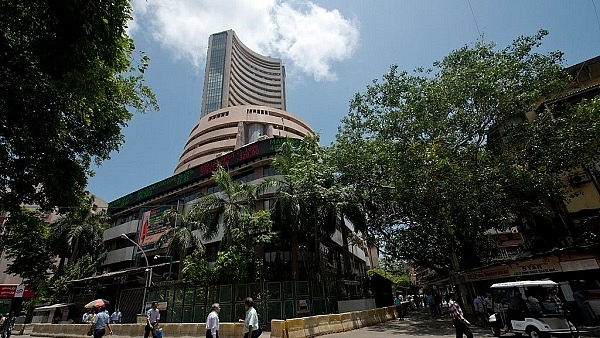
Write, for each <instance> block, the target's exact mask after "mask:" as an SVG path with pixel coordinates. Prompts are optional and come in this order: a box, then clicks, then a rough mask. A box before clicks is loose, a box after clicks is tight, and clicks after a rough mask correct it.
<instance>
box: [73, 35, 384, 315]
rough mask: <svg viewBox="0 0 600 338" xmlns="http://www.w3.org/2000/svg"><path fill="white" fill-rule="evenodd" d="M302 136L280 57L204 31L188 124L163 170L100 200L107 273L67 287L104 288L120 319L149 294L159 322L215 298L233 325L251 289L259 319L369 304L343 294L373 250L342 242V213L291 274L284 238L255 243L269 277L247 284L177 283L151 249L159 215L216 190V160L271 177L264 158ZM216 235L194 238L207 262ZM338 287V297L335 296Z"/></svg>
mask: <svg viewBox="0 0 600 338" xmlns="http://www.w3.org/2000/svg"><path fill="white" fill-rule="evenodd" d="M309 133H313V130H312V129H311V127H310V126H309V125H308V124H307V123H306V122H304V121H303V120H302V119H300V118H299V117H297V116H295V115H294V114H291V113H289V112H287V111H285V71H284V68H283V66H282V64H281V61H280V60H279V59H274V58H270V57H265V56H262V55H259V54H257V53H255V52H253V51H251V50H250V49H248V48H247V47H245V46H244V45H243V44H242V43H241V41H239V39H238V38H237V37H236V35H235V33H234V32H233V31H231V30H229V31H225V32H221V33H216V34H213V35H212V36H211V37H210V39H209V49H208V55H207V64H206V72H205V82H204V89H203V96H202V109H201V115H200V120H199V121H198V123H196V124H195V125H194V126H193V127H192V130H191V132H190V135H189V137H188V140H187V142H186V144H185V146H184V149H183V151H182V154H181V157H180V159H179V161H178V163H177V165H176V167H175V170H174V174H173V176H171V177H168V178H166V179H164V180H161V181H159V182H156V183H153V184H151V185H149V186H146V187H144V188H141V189H139V190H137V191H134V192H132V193H130V194H127V195H126V196H123V197H121V198H119V199H117V200H114V201H112V202H110V203H109V212H110V213H111V214H112V215H113V217H114V223H113V226H112V227H111V228H110V229H107V230H106V231H105V232H104V242H105V245H106V246H107V249H108V253H107V257H106V260H105V261H104V266H105V267H106V269H107V270H109V271H111V272H108V273H105V274H103V275H101V276H94V277H90V278H85V279H82V280H79V281H75V283H76V284H77V285H79V286H83V287H85V285H86V284H94V285H105V286H107V287H104V288H98V289H99V291H98V293H96V294H95V298H105V299H109V300H112V301H114V302H115V303H116V304H117V306H119V307H120V309H121V311H122V312H123V314H124V317H123V321H124V322H133V321H135V314H136V313H139V309H140V302H142V303H143V302H144V301H152V300H157V301H160V302H164V304H165V306H164V308H165V309H166V310H165V312H166V313H165V314H164V317H162V316H161V318H164V320H165V321H167V322H202V321H204V319H205V316H206V314H207V313H206V309H207V308H209V307H210V303H211V302H215V301H218V302H219V303H220V304H221V312H220V314H219V317H220V318H221V321H235V320H236V319H237V318H241V317H240V316H242V317H243V300H244V297H246V296H248V295H255V294H256V292H258V291H257V290H259V289H260V290H263V291H264V292H265V293H264V294H267V295H268V296H267V298H268V299H263V303H262V305H261V309H259V311H261V321H264V322H267V321H269V320H270V319H274V318H291V317H295V316H300V315H308V314H321V313H325V311H328V312H331V311H333V312H335V311H336V310H337V308H338V307H339V308H347V307H353V308H355V309H357V310H358V309H361V308H368V307H369V306H370V303H368V302H367V303H364V302H363V301H362V300H357V299H353V298H352V297H353V296H354V297H355V298H356V296H357V294H359V288H360V287H361V282H360V278H362V277H363V276H364V275H365V271H366V269H367V268H368V267H369V266H372V265H373V264H376V263H377V251H376V250H373V249H368V248H362V247H359V246H358V245H355V244H350V243H348V240H347V237H348V234H349V233H352V232H354V228H353V226H352V224H350V223H349V222H347V221H345V220H344V219H343V218H342V217H338V219H337V221H336V224H335V225H336V231H335V233H334V234H333V235H332V236H331V238H327V239H325V240H322V241H321V242H320V243H319V244H318V245H316V244H315V247H316V248H318V249H315V251H317V252H313V253H310V252H304V253H303V254H302V255H301V256H302V257H301V258H300V259H301V260H302V261H301V262H299V264H297V265H299V266H301V267H303V268H302V269H301V270H300V269H297V270H295V271H292V270H294V269H292V263H291V259H292V257H294V256H295V255H296V256H297V251H298V248H292V247H291V246H292V245H289V241H288V242H286V243H287V244H286V245H284V244H282V243H277V244H274V245H265V246H264V247H261V248H259V249H258V250H257V252H256V254H257V255H258V256H259V257H262V259H263V265H264V270H265V271H266V272H265V275H266V276H268V278H269V281H264V280H263V281H256V282H255V283H251V284H227V285H208V286H207V285H189V284H185V283H181V276H180V275H178V274H177V271H178V269H177V267H178V265H179V261H178V260H179V257H168V256H167V257H166V256H165V248H158V247H156V246H155V243H156V242H157V241H158V239H159V238H160V236H161V235H162V234H163V233H164V232H165V231H166V229H167V227H168V225H165V224H164V222H162V221H161V215H162V213H163V212H164V211H166V210H168V209H171V208H172V209H177V210H178V211H180V212H183V213H185V212H187V211H188V210H189V208H190V207H191V205H192V204H193V203H194V202H195V201H196V200H197V199H198V197H200V196H202V195H206V194H212V193H216V192H217V191H218V190H217V187H216V185H215V182H214V180H213V179H212V173H213V172H214V171H215V169H216V168H217V166H218V165H221V166H223V167H225V168H226V169H227V170H228V172H229V174H230V175H231V177H232V178H233V179H234V180H236V181H238V182H247V183H256V182H259V181H260V180H262V179H263V178H264V177H267V176H274V175H278V173H277V172H275V171H274V170H273V168H271V163H272V161H273V158H274V157H275V155H276V152H277V151H278V149H279V147H280V146H281V144H282V143H283V142H284V141H285V140H286V138H289V139H292V140H293V139H302V138H304V137H305V136H306V135H308V134H309ZM270 198H272V196H270V195H269V194H265V195H263V196H262V197H261V198H260V200H259V201H258V202H257V204H256V205H255V209H256V210H262V209H267V208H269V207H270V203H271V201H270ZM222 237H223V234H220V235H218V236H216V237H215V238H213V239H211V240H209V241H204V244H205V246H206V250H207V257H208V258H209V259H215V258H216V253H217V251H218V250H219V247H220V242H221V239H222ZM312 244H314V240H313V241H312V242H311V245H312ZM296 245H297V244H296ZM293 250H295V251H294V253H295V255H293V254H292V251H293ZM304 250H305V251H306V248H305V249H304ZM311 255H312V256H311ZM154 257H156V258H157V259H154ZM316 257H322V259H323V266H325V267H326V270H327V271H324V270H323V271H321V272H320V273H321V274H318V273H317V275H318V276H319V278H317V279H318V280H314V279H311V278H309V276H312V275H314V274H315V271H308V270H309V269H306V268H304V267H306V266H307V262H309V259H310V260H314V259H316ZM295 262H296V261H295ZM309 263H310V262H309ZM145 270H148V271H150V272H151V273H150V274H145ZM269 271H270V272H269ZM172 272H174V273H172ZM275 274H276V275H277V276H275ZM148 285H151V287H146V286H148ZM340 291H343V294H344V295H345V296H344V298H342V299H340V298H339V297H338V294H339V293H340ZM146 293H147V296H146ZM340 302H341V303H340ZM146 304H147V303H146Z"/></svg>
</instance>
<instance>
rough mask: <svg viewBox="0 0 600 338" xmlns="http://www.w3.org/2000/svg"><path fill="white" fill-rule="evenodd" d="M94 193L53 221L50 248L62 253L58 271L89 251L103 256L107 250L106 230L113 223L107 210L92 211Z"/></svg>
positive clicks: (52, 251)
mask: <svg viewBox="0 0 600 338" xmlns="http://www.w3.org/2000/svg"><path fill="white" fill-rule="evenodd" d="M93 199H94V198H93V196H91V195H88V197H87V198H85V197H84V198H83V199H82V200H81V201H80V203H79V205H77V206H76V207H73V208H71V209H69V210H68V212H67V213H66V214H64V215H63V216H61V217H60V218H58V219H57V220H56V221H54V222H52V223H51V224H50V225H49V227H50V234H49V236H48V248H49V250H50V252H51V253H52V254H53V255H56V256H58V257H59V259H60V260H59V264H58V270H57V273H58V275H62V274H63V273H64V266H65V261H66V260H68V262H69V263H72V264H75V263H77V261H78V260H79V259H80V258H81V257H84V256H86V255H91V256H93V257H100V256H101V255H102V254H103V253H104V252H105V248H104V239H103V235H104V230H106V229H107V228H109V227H110V224H109V222H110V217H109V216H108V215H107V214H106V212H105V211H101V212H99V213H95V212H93V211H92V204H93Z"/></svg>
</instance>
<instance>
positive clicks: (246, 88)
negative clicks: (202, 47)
mask: <svg viewBox="0 0 600 338" xmlns="http://www.w3.org/2000/svg"><path fill="white" fill-rule="evenodd" d="M246 104H251V105H261V106H267V107H273V108H277V109H281V110H285V109H286V105H285V68H284V67H283V65H282V63H281V60H280V59H275V58H271V57H268V56H263V55H260V54H258V53H256V52H254V51H252V50H251V49H250V48H248V47H246V46H245V45H244V44H243V43H242V42H241V41H240V39H239V38H238V37H237V35H236V34H235V32H234V31H233V30H227V31H224V32H220V33H215V34H213V35H211V36H210V38H209V39H208V52H207V55H206V69H205V71H204V87H203V89H202V108H201V113H200V117H204V116H206V115H207V114H209V113H211V112H213V111H215V110H218V109H221V108H227V107H232V106H240V105H246Z"/></svg>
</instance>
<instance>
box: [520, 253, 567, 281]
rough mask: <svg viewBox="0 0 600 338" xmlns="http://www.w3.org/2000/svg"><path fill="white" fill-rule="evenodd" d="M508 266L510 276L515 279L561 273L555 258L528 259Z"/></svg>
mask: <svg viewBox="0 0 600 338" xmlns="http://www.w3.org/2000/svg"><path fill="white" fill-rule="evenodd" d="M510 265H511V275H512V276H515V277H519V276H528V275H538V274H543V273H555V272H561V271H562V268H561V266H560V262H559V261H558V257H556V256H549V257H543V258H538V259H530V260H527V261H523V262H516V263H511V264H510Z"/></svg>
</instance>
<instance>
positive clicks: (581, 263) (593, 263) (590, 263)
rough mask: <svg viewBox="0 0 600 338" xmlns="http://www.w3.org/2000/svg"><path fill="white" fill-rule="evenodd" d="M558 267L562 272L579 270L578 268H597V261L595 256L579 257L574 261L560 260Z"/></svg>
mask: <svg viewBox="0 0 600 338" xmlns="http://www.w3.org/2000/svg"><path fill="white" fill-rule="evenodd" d="M560 267H561V268H562V271H563V272H567V271H579V270H595V269H598V268H599V266H598V261H597V260H596V259H595V258H589V259H580V260H576V261H568V262H560Z"/></svg>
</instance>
